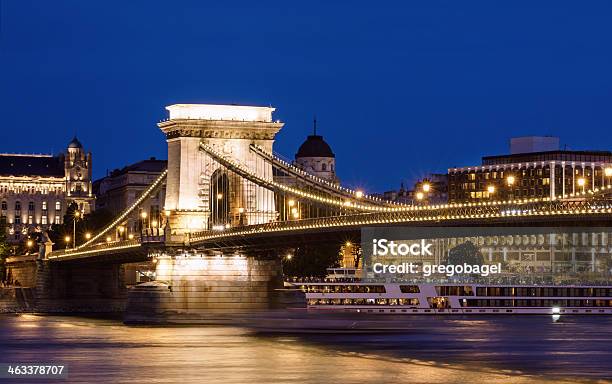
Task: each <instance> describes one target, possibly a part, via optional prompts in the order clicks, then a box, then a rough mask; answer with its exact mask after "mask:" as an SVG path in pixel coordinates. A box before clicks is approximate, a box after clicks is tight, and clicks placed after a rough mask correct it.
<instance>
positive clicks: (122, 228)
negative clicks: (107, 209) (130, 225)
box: [117, 225, 125, 234]
mask: <svg viewBox="0 0 612 384" xmlns="http://www.w3.org/2000/svg"><path fill="white" fill-rule="evenodd" d="M117 229H118V230H119V233H121V234H122V233H123V231H125V228H124V227H123V225H120V226H119V227H118V228H117Z"/></svg>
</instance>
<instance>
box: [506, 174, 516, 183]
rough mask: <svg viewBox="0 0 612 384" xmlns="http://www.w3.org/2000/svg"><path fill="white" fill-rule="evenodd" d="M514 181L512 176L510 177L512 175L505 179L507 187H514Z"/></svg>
mask: <svg viewBox="0 0 612 384" xmlns="http://www.w3.org/2000/svg"><path fill="white" fill-rule="evenodd" d="M515 181H516V180H515V178H514V176H512V175H510V176H508V177H507V178H506V182H507V183H508V185H514V182H515Z"/></svg>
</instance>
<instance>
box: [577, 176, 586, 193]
mask: <svg viewBox="0 0 612 384" xmlns="http://www.w3.org/2000/svg"><path fill="white" fill-rule="evenodd" d="M577 182H578V186H579V187H582V193H584V186H585V184H586V180H585V179H584V177H580V178H578V180H577Z"/></svg>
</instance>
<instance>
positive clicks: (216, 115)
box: [166, 104, 276, 123]
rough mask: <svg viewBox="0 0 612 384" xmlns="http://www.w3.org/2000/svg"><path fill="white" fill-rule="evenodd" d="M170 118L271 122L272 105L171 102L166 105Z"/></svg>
mask: <svg viewBox="0 0 612 384" xmlns="http://www.w3.org/2000/svg"><path fill="white" fill-rule="evenodd" d="M166 109H167V110H168V112H170V119H202V120H235V121H263V122H268V123H271V122H272V112H274V110H275V109H276V108H272V107H252V106H244V105H218V104H173V105H169V106H167V107H166Z"/></svg>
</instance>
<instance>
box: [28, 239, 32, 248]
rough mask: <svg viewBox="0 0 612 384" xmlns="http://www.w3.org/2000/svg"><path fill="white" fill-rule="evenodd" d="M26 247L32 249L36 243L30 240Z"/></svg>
mask: <svg viewBox="0 0 612 384" xmlns="http://www.w3.org/2000/svg"><path fill="white" fill-rule="evenodd" d="M26 245H27V246H28V248H31V247H32V246H33V245H34V242H33V241H32V240H30V239H28V241H27V243H26Z"/></svg>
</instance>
